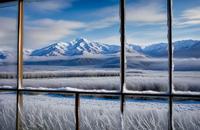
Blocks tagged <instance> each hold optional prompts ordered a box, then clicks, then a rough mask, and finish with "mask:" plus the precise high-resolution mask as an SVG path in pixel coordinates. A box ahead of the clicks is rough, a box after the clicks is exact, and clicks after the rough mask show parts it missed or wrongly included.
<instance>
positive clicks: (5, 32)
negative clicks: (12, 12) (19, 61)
mask: <svg viewBox="0 0 200 130" xmlns="http://www.w3.org/2000/svg"><path fill="white" fill-rule="evenodd" d="M0 23H1V29H0V45H1V49H14V50H16V48H17V20H16V19H14V18H7V17H0Z"/></svg>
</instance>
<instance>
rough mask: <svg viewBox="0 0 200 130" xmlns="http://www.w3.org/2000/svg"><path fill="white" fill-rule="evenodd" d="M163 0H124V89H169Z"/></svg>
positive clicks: (147, 90) (138, 90) (155, 90)
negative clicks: (125, 38) (125, 39)
mask: <svg viewBox="0 0 200 130" xmlns="http://www.w3.org/2000/svg"><path fill="white" fill-rule="evenodd" d="M166 4H167V3H166V0H147V1H144V0H127V1H126V37H127V41H126V42H127V44H126V58H127V70H126V90H127V91H128V92H130V91H134V92H143V93H144V92H146V93H151V92H162V93H163V92H164V93H166V92H167V91H168V53H167V47H168V45H167V7H166Z"/></svg>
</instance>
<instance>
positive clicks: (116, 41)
mask: <svg viewBox="0 0 200 130" xmlns="http://www.w3.org/2000/svg"><path fill="white" fill-rule="evenodd" d="M94 40H96V39H94ZM96 41H99V42H102V43H107V44H115V45H120V34H119V35H112V36H109V37H104V38H102V39H99V40H96Z"/></svg>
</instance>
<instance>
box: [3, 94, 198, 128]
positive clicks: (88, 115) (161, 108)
mask: <svg viewBox="0 0 200 130" xmlns="http://www.w3.org/2000/svg"><path fill="white" fill-rule="evenodd" d="M15 99H16V95H15V94H11V93H3V92H2V93H1V94H0V117H1V118H0V122H1V123H0V129H2V130H4V129H5V130H13V129H14V128H15V107H16V104H15ZM23 100H24V102H23V108H22V109H21V111H22V112H21V114H22V126H23V127H24V129H25V130H39V129H42V130H66V129H67V130H74V129H75V116H74V98H73V96H69V95H68V96H64V95H53V94H48V95H44V94H43V95H42V94H40V95H36V94H31V95H27V94H25V95H23ZM91 106H92V107H91ZM173 110H174V111H173V114H174V115H173V118H174V126H175V129H176V130H198V129H200V116H199V114H200V101H192V100H182V101H175V104H174V109H173ZM167 112H168V104H167V100H164V99H154V100H153V99H148V100H147V99H133V98H128V99H127V100H126V105H125V111H124V116H123V129H124V130H138V129H139V130H147V129H148V130H167V129H168V123H167V122H168V116H167ZM121 119H122V118H121V114H120V102H119V98H114V99H105V98H102V97H98V98H95V97H93V98H92V97H85V96H84V97H81V99H80V128H81V130H120V129H121Z"/></svg>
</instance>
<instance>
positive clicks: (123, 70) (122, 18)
mask: <svg viewBox="0 0 200 130" xmlns="http://www.w3.org/2000/svg"><path fill="white" fill-rule="evenodd" d="M120 43H121V56H120V81H121V84H120V85H121V86H120V93H121V98H120V99H121V101H120V111H121V116H120V117H121V129H122V130H123V113H124V106H125V103H124V94H123V92H124V87H125V85H126V84H125V73H126V55H125V52H126V41H125V0H120Z"/></svg>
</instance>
